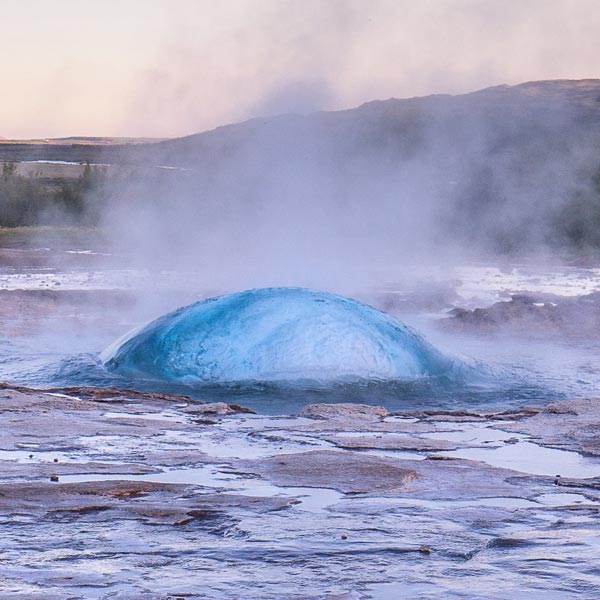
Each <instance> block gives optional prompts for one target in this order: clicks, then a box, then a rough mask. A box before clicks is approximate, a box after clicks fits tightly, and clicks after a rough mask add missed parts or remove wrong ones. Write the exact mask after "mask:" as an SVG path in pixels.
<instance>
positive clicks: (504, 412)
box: [0, 245, 600, 600]
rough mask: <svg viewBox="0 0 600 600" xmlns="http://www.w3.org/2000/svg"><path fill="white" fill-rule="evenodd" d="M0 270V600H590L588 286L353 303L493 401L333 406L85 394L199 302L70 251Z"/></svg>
mask: <svg viewBox="0 0 600 600" xmlns="http://www.w3.org/2000/svg"><path fill="white" fill-rule="evenodd" d="M3 252H4V254H2V252H0V263H1V266H0V323H1V325H2V329H1V330H0V381H2V380H4V381H7V382H8V383H7V384H5V385H3V386H0V431H1V432H2V435H1V437H0V466H1V469H0V506H1V510H0V522H1V525H0V526H1V535H0V557H1V558H2V560H1V561H0V597H2V598H4V597H6V598H23V599H24V598H27V599H35V598H39V599H42V598H43V599H50V600H52V599H61V600H62V599H63V598H86V599H87V598H98V599H107V600H108V599H115V598H116V599H134V600H135V599H138V598H139V599H144V600H146V599H153V600H154V599H157V600H158V599H171V600H173V599H175V598H186V599H188V598H223V599H225V598H227V599H229V598H242V599H255V598H256V599H258V598H261V599H262V598H269V599H270V598H272V599H290V600H291V599H294V600H299V599H301V598H302V599H328V600H333V599H338V600H341V599H347V600H348V599H352V600H358V599H360V600H362V599H367V598H376V599H381V600H387V599H394V600H395V599H397V598H469V599H479V598H481V599H493V598H498V599H500V598H502V599H504V598H544V600H546V599H550V598H571V597H573V598H575V597H577V598H590V599H592V598H598V597H600V569H599V568H598V566H597V565H598V564H600V528H599V525H598V523H600V521H599V519H598V515H599V511H600V401H599V400H596V397H597V396H598V395H599V394H598V389H599V386H600V353H599V352H598V347H597V341H596V338H597V323H596V320H595V318H596V301H595V294H594V292H597V291H598V290H600V277H599V276H598V275H599V272H598V271H597V270H596V269H594V268H589V269H585V268H574V267H556V268H547V269H541V268H533V267H525V266H521V267H511V268H506V267H505V268H503V269H500V268H497V267H489V266H478V267H468V268H467V267H464V268H461V269H455V270H453V271H452V272H448V273H445V274H443V276H440V274H437V275H436V274H431V273H430V274H428V275H427V277H425V275H424V274H421V275H419V276H416V275H414V274H413V276H412V277H409V276H408V275H407V276H406V279H404V280H403V282H402V283H401V284H399V283H394V282H392V283H389V284H382V285H381V286H379V287H378V288H377V289H370V290H367V291H364V290H362V291H360V290H359V291H357V292H356V293H353V295H355V296H357V297H359V298H361V299H363V300H366V301H369V302H370V303H372V304H373V305H375V306H378V307H380V308H382V309H384V310H386V311H388V312H391V313H392V314H395V315H397V316H399V317H400V318H402V319H403V320H405V321H406V322H408V323H410V324H412V325H413V326H416V327H417V328H419V329H422V330H424V331H426V333H427V335H428V337H429V338H430V340H431V341H432V342H434V343H435V344H436V345H437V346H438V347H440V348H442V349H443V350H444V351H447V352H457V353H460V354H461V355H466V356H467V357H471V358H472V359H473V360H479V361H482V362H484V363H485V364H486V365H491V366H492V367H493V369H494V370H495V371H494V372H496V373H498V374H499V375H502V376H503V377H504V376H506V377H507V378H506V379H505V380H503V381H504V383H506V382H508V383H509V384H510V385H508V384H507V385H504V383H503V385H502V386H497V387H494V386H491V387H490V386H487V387H485V386H483V387H481V388H479V389H475V388H473V389H466V388H457V389H448V388H446V389H441V388H433V387H431V386H429V387H428V388H422V389H420V390H417V391H418V393H415V390H414V389H413V390H411V389H408V388H403V389H399V388H396V389H393V390H391V393H392V395H393V398H392V396H390V393H389V392H390V390H387V391H386V394H382V393H381V390H380V389H378V388H377V387H376V386H375V387H373V386H371V387H369V386H367V387H363V388H361V389H358V390H353V391H352V390H348V389H340V390H337V392H336V396H335V402H336V403H335V404H331V403H330V402H329V400H331V395H329V396H327V395H323V394H316V395H315V394H314V393H308V392H304V393H300V392H299V391H298V390H295V391H294V393H293V394H292V393H291V392H290V393H289V394H288V395H286V394H282V390H264V389H261V390H258V391H257V393H256V394H255V395H254V396H252V395H247V394H246V395H244V394H237V393H234V392H235V391H234V390H225V391H221V392H220V393H218V394H216V393H213V392H214V390H212V391H211V390H200V391H198V390H196V391H195V393H193V394H192V392H193V390H156V389H154V390H151V389H148V386H143V385H141V386H138V387H139V388H140V391H123V390H122V389H121V390H111V389H105V388H106V386H107V385H109V384H110V383H113V384H114V381H113V382H111V381H109V380H106V379H102V378H101V375H98V371H97V370H96V368H97V364H96V362H95V357H96V356H97V354H98V352H99V351H101V350H102V349H104V347H106V345H108V344H109V343H110V342H112V341H113V340H114V339H115V338H117V337H119V336H120V335H122V334H123V333H125V332H126V331H128V330H129V329H130V328H131V327H133V326H136V325H140V324H141V323H143V322H145V321H147V320H148V319H150V318H153V317H155V316H157V315H158V314H161V313H162V312H164V311H165V310H168V309H171V308H174V307H175V306H179V305H181V304H185V303H188V302H191V301H194V300H197V299H198V298H200V297H204V296H206V295H211V294H212V293H214V292H215V291H220V289H218V288H215V289H209V286H207V285H206V282H205V281H202V280H201V278H200V277H199V276H198V275H197V274H189V273H174V272H171V271H152V272H151V271H147V270H143V269H133V268H123V267H122V265H121V266H118V265H116V263H115V262H114V258H113V257H111V256H110V253H109V252H104V251H102V252H96V253H92V251H90V250H89V249H88V247H87V246H85V245H83V246H81V247H80V246H77V245H75V246H72V247H71V246H69V247H60V248H51V249H46V248H45V247H40V248H36V249H33V250H32V249H23V248H11V249H5V250H4V251H3ZM104 254H107V255H108V256H104ZM9 255H10V256H9ZM2 256H4V258H6V257H8V259H10V260H8V259H6V260H4V259H3V258H2ZM65 257H66V258H65ZM58 264H59V265H60V267H58V266H57V265H58ZM434 275H435V277H434ZM432 282H435V283H432ZM349 293H350V292H349ZM514 294H525V295H526V297H527V301H522V300H517V301H515V300H511V297H512V296H513V295H514ZM589 294H592V296H589ZM498 302H506V304H507V305H506V306H505V305H504V304H500V305H499V304H497V303H498ZM577 303H579V304H577ZM453 309H458V311H456V310H453ZM477 309H480V312H477ZM599 314H600V311H599ZM578 315H583V317H585V318H584V319H583V321H582V323H585V326H582V327H577V325H576V324H574V323H573V319H575V318H577V317H578ZM546 325H547V327H546ZM90 374H93V376H90ZM121 383H123V385H122V386H121V387H122V388H123V387H128V386H125V385H124V382H121ZM84 385H86V386H87V387H82V386H84ZM20 386H30V387H20ZM65 386H69V387H68V388H66V389H65ZM74 386H77V387H74ZM98 386H101V387H102V388H104V389H101V388H99V387H98ZM33 388H57V389H51V390H49V389H33ZM152 392H154V393H152ZM167 392H171V393H170V394H169V393H167ZM267 392H268V393H267ZM190 394H191V395H193V396H194V398H193V399H190V398H189V397H186V395H190ZM411 394H412V395H411ZM390 398H391V400H390ZM590 398H591V399H590ZM246 400H247V401H248V402H245V401H246ZM259 400H260V401H259ZM315 401H319V402H325V403H324V404H314V403H313V402H315ZM384 401H385V402H384ZM382 403H383V404H385V406H378V405H379V404H382ZM234 404H237V405H242V406H244V405H249V406H251V408H253V409H254V410H255V411H257V412H258V413H259V414H251V413H248V412H247V411H244V410H243V409H242V407H240V406H231V405H234ZM268 413H270V414H268Z"/></svg>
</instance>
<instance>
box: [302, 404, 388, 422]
mask: <svg viewBox="0 0 600 600" xmlns="http://www.w3.org/2000/svg"><path fill="white" fill-rule="evenodd" d="M299 415H300V416H301V417H308V418H310V419H325V420H336V419H343V420H352V419H360V420H363V421H378V420H380V419H383V418H384V417H386V416H387V415H388V411H387V410H386V409H385V408H383V406H370V405H368V404H345V403H340V404H308V405H307V406H305V407H304V408H303V409H302V410H301V411H300V413H299Z"/></svg>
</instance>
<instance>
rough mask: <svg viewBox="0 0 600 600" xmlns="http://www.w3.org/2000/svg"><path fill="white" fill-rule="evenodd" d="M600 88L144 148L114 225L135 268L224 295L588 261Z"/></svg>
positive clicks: (535, 90) (490, 98)
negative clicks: (424, 270)
mask: <svg viewBox="0 0 600 600" xmlns="http://www.w3.org/2000/svg"><path fill="white" fill-rule="evenodd" d="M599 93H600V83H599V82H598V81H595V80H594V81H587V82H556V83H547V84H544V83H541V84H530V85H526V86H521V87H517V88H503V87H499V88H494V89H491V90H489V91H483V92H480V93H478V94H472V95H466V96H460V97H448V96H439V97H429V98H424V99H416V100H407V101H396V100H390V101H387V102H372V103H370V104H367V105H363V106H362V107H360V108H358V109H356V110H351V111H341V112H337V113H316V114H313V115H310V116H294V115H289V116H282V117H275V118H271V119H255V120H252V121H249V122H246V123H242V124H240V125H233V126H228V127H223V128H219V129H217V130H215V131H213V132H209V133H206V134H202V135H198V136H190V137H188V138H182V139H181V140H174V141H171V142H165V143H163V144H158V145H156V146H151V147H148V148H147V149H145V150H144V152H143V153H140V151H139V150H136V149H134V150H132V152H137V154H135V155H133V154H132V155H131V156H130V157H128V158H127V160H128V161H130V162H132V163H133V164H137V165H138V166H137V167H136V168H135V169H134V170H133V171H132V172H131V173H130V174H129V175H128V176H126V177H122V178H115V179H114V180H113V181H112V185H111V187H110V188H109V192H110V194H109V196H110V197H111V199H112V202H111V203H110V210H108V211H106V214H105V215H104V216H105V224H106V226H107V229H108V230H110V231H111V232H112V236H113V241H114V244H115V247H116V248H118V249H119V250H120V251H124V252H126V253H130V254H133V255H134V256H135V257H136V259H137V261H138V264H141V265H143V266H146V267H148V268H160V269H165V268H177V269H184V270H190V271H194V272H196V273H198V274H199V277H201V278H203V280H204V281H205V282H206V285H207V286H209V287H210V288H211V289H215V288H216V289H243V288H248V287H258V286H263V287H266V286H282V285H294V286H305V287H317V288H325V289H329V290H335V291H342V292H344V291H352V290H355V289H356V288H357V287H366V286H368V285H369V284H370V283H380V282H382V281H384V280H389V279H395V280H400V279H401V278H402V275H403V273H405V272H406V271H407V269H414V268H415V267H416V268H418V267H420V266H423V265H430V264H437V265H440V264H442V265H443V264H454V263H460V262H465V261H474V260H479V259H481V258H486V259H494V260H497V259H498V258H500V259H501V260H503V261H506V260H512V259H515V258H518V259H522V258H523V257H524V256H528V257H531V256H534V257H536V258H538V259H539V258H540V257H547V256H550V257H552V258H553V260H556V259H557V258H563V257H564V256H565V255H568V254H569V253H571V255H579V256H581V255H582V254H585V253H588V252H590V251H594V250H595V249H597V248H598V247H600V235H599V234H598V228H597V225H600V222H599V217H598V216H597V215H598V214H599V213H598V211H597V208H598V207H599V206H600V179H598V173H599V172H600V171H598V165H599V163H600V155H599V154H598V152H597V151H596V148H597V143H598V141H599V140H600V128H599V127H598V125H597V123H598V121H597V116H596V115H597V108H596V107H595V101H594V98H595V97H596V95H597V94H599ZM140 164H144V165H145V166H146V167H147V166H148V165H162V166H167V167H170V168H168V169H165V168H161V169H156V168H154V169H148V168H142V167H140V166H139V165H140ZM104 192H106V190H104Z"/></svg>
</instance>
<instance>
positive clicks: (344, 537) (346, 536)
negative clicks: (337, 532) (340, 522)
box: [340, 533, 348, 540]
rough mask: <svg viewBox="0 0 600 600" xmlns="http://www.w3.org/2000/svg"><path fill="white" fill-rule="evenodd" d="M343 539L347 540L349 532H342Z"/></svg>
mask: <svg viewBox="0 0 600 600" xmlns="http://www.w3.org/2000/svg"><path fill="white" fill-rule="evenodd" d="M340 537H341V538H342V539H343V540H347V539H348V534H346V533H342V535H341V536H340Z"/></svg>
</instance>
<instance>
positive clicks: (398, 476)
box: [242, 450, 417, 494]
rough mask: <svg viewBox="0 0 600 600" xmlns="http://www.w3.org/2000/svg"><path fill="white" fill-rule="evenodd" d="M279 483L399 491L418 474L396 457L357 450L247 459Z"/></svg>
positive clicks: (247, 463)
mask: <svg viewBox="0 0 600 600" xmlns="http://www.w3.org/2000/svg"><path fill="white" fill-rule="evenodd" d="M242 464H243V465H244V466H245V467H246V468H250V469H252V470H257V471H259V472H260V473H261V474H263V475H265V476H266V477H267V478H268V479H270V480H271V481H272V482H273V483H275V484H276V485H280V486H301V487H318V488H329V489H336V490H339V491H340V492H344V493H355V494H356V493H360V494H362V493H364V494H368V493H374V492H379V493H382V492H383V493H398V492H401V491H405V490H406V489H408V487H409V485H410V483H411V482H412V480H413V479H414V478H415V477H416V476H417V474H416V473H415V471H413V470H411V469H407V468H402V467H399V466H397V465H396V464H394V461H392V460H387V459H384V458H379V457H375V456H367V455H364V454H357V453H352V454H350V453H346V452H335V451H331V450H316V451H311V452H302V453H298V454H283V455H279V456H274V457H271V458H266V459H263V460H259V461H244V462H243V463H242Z"/></svg>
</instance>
